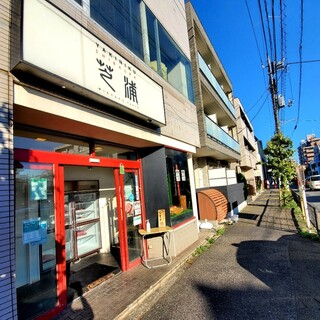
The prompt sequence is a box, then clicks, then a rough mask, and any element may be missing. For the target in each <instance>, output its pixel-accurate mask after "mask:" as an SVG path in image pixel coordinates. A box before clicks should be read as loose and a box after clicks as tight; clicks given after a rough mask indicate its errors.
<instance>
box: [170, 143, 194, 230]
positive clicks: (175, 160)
mask: <svg viewBox="0 0 320 320" xmlns="http://www.w3.org/2000/svg"><path fill="white" fill-rule="evenodd" d="M166 164H167V180H168V194H169V205H170V218H171V225H172V226H174V225H176V224H178V223H180V222H183V221H185V220H187V219H189V218H191V217H193V211H192V202H191V191H190V183H189V172H188V162H187V154H186V153H183V152H179V151H175V150H171V149H166Z"/></svg>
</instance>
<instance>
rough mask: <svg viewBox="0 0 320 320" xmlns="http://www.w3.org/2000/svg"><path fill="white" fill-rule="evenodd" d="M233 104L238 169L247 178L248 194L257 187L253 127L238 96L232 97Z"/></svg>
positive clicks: (255, 146) (253, 192) (256, 151)
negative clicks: (239, 156)
mask: <svg viewBox="0 0 320 320" xmlns="http://www.w3.org/2000/svg"><path fill="white" fill-rule="evenodd" d="M234 106H235V110H236V116H237V129H238V139H239V144H240V154H241V160H240V171H241V173H242V174H243V175H244V176H245V178H246V180H247V183H248V186H249V194H255V193H256V189H257V185H256V178H255V170H256V167H257V162H258V161H257V156H258V150H257V143H256V140H255V136H254V131H253V127H252V125H251V123H250V120H249V118H248V117H247V115H246V113H245V111H244V109H243V106H242V104H241V102H240V100H239V99H238V98H235V99H234ZM260 182H261V181H260Z"/></svg>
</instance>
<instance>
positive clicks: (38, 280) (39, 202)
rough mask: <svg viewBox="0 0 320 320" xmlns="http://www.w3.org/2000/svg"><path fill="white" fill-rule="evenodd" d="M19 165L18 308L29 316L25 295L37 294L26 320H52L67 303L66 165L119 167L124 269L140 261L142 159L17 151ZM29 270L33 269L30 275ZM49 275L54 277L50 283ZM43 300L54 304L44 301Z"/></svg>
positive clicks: (116, 180)
mask: <svg viewBox="0 0 320 320" xmlns="http://www.w3.org/2000/svg"><path fill="white" fill-rule="evenodd" d="M15 164H16V168H15V169H16V181H17V184H16V189H15V193H16V199H17V197H20V198H21V199H20V200H21V201H20V200H19V199H17V200H19V201H16V203H19V206H17V208H16V209H17V210H16V216H17V221H19V222H17V226H16V249H17V250H16V251H18V250H20V249H21V250H22V251H23V252H24V254H23V255H22V254H21V255H19V257H18V256H17V277H18V280H19V283H18V286H17V287H19V292H17V293H18V294H17V298H18V299H17V300H18V309H19V308H20V310H21V314H24V309H25V307H27V306H28V305H30V304H29V301H27V300H26V299H27V298H28V297H29V298H30V294H31V293H32V292H34V293H35V295H36V296H35V297H36V298H37V299H38V304H39V308H38V309H37V308H35V307H34V308H33V309H32V310H30V311H32V312H34V313H33V314H30V315H28V316H27V317H25V318H26V319H28V318H34V317H39V318H40V319H50V318H52V316H54V315H55V314H58V313H59V312H60V311H61V310H62V309H63V308H64V307H65V305H66V304H67V294H66V292H67V276H66V260H67V256H66V231H65V223H66V221H65V206H64V200H65V194H64V184H65V172H64V165H75V166H85V167H88V166H90V167H103V168H113V169H114V179H115V187H116V199H117V207H118V210H117V214H118V221H119V222H118V228H119V244H120V256H121V269H122V270H123V271H125V270H128V269H130V268H132V267H133V266H135V265H137V264H138V263H140V247H139V244H140V241H139V237H138V229H139V225H140V224H141V223H142V219H143V218H142V213H143V202H142V201H141V200H142V198H141V194H142V190H141V180H142V179H141V168H140V162H139V161H129V160H121V161H120V160H118V159H106V158H95V161H92V157H86V156H83V155H82V156H78V155H71V154H60V153H49V152H43V151H34V150H22V149H16V150H15ZM124 167H125V168H126V169H118V168H124ZM39 228H42V230H39ZM19 248H20V249H19ZM21 250H20V251H21ZM17 253H18V252H17ZM33 256H34V257H36V258H37V259H38V260H39V263H38V264H37V265H35V264H32V263H31V261H29V260H30V257H33ZM23 257H24V258H23ZM18 258H19V259H20V260H21V259H24V260H23V261H22V260H21V261H20V260H19V259H18ZM28 259H29V260H28ZM34 259H35V258H33V260H32V261H33V262H34V261H35V260H34ZM18 260H19V261H18ZM38 260H37V261H38ZM26 265H32V266H33V268H32V269H30V268H29V269H28V268H26ZM26 270H29V271H30V272H29V271H28V274H25V271H26ZM48 275H49V276H48ZM48 279H49V280H50V279H51V280H52V281H51V280H50V287H49V286H48V285H47V281H48ZM49 289H50V291H49ZM47 293H48V294H50V299H47V298H48V297H47V296H46V294H47ZM44 301H45V302H48V301H49V302H50V303H49V304H47V305H45V304H44ZM21 318H23V316H22V317H21Z"/></svg>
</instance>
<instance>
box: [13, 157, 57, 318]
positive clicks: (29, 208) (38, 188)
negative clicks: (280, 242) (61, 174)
mask: <svg viewBox="0 0 320 320" xmlns="http://www.w3.org/2000/svg"><path fill="white" fill-rule="evenodd" d="M15 178H16V179H15V184H16V185H15V188H16V192H15V205H16V211H15V212H16V213H15V216H16V222H15V223H16V231H15V233H16V235H15V241H16V287H17V304H18V316H19V319H30V318H33V317H35V316H37V315H39V314H41V313H43V312H46V311H47V310H50V309H52V308H54V307H55V306H56V305H57V304H58V293H57V274H56V264H57V254H56V222H55V221H56V219H55V209H54V208H55V207H54V183H53V166H52V164H41V163H37V164H36V163H26V162H16V166H15Z"/></svg>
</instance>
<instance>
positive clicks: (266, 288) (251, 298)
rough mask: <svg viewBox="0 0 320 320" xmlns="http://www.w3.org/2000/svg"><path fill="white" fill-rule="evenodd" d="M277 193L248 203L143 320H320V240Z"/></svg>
mask: <svg viewBox="0 0 320 320" xmlns="http://www.w3.org/2000/svg"><path fill="white" fill-rule="evenodd" d="M275 196H277V195H276V194H274V193H272V192H270V193H266V194H264V195H263V196H260V197H259V198H258V200H257V201H255V202H254V203H253V204H251V205H248V206H247V207H246V208H245V210H244V211H243V212H242V214H241V216H240V219H239V222H238V223H236V224H234V225H232V226H229V227H228V228H227V230H226V232H225V234H224V235H223V236H222V237H220V238H219V239H218V240H217V241H216V243H215V244H213V245H212V246H211V248H210V249H209V250H208V251H206V252H205V253H203V254H202V255H201V256H199V257H198V258H197V259H196V260H195V261H194V262H193V263H192V264H191V265H190V266H189V267H188V268H187V269H186V270H185V272H183V273H182V274H181V276H180V277H179V278H178V280H177V281H176V282H175V283H174V284H173V286H171V287H170V289H169V290H168V291H167V292H166V293H165V294H164V295H163V296H162V297H161V298H160V300H159V301H158V302H157V303H156V304H154V305H153V306H152V307H151V309H150V310H149V311H148V312H146V313H145V314H144V315H143V316H141V317H140V316H139V319H144V320H149V319H150V320H157V319H168V320H169V319H184V320H188V319H190V320H191V319H192V320H194V319H219V320H222V319H241V320H246V319H248V320H251V319H255V320H256V319H259V320H264V319H281V320H286V319H297V320H304V319H308V320H310V319H320V243H318V242H313V241H311V240H306V239H303V238H301V237H300V236H299V235H298V234H297V233H296V229H295V226H294V223H293V220H292V218H291V214H290V210H288V209H286V210H282V211H281V210H280V209H279V207H278V202H277V198H276V197H275ZM141 308H142V309H143V307H141ZM145 308H146V309H147V307H145ZM135 319H137V318H135Z"/></svg>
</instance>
